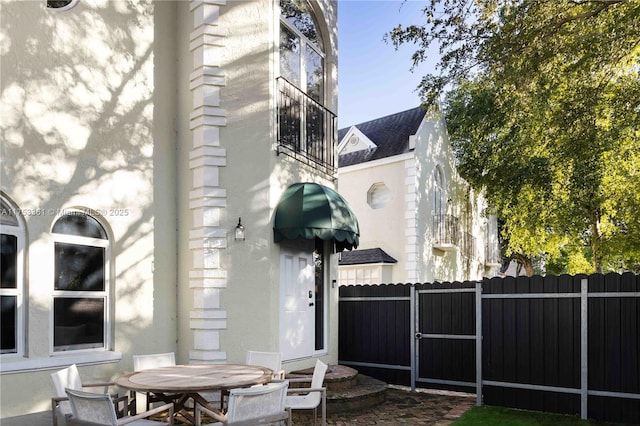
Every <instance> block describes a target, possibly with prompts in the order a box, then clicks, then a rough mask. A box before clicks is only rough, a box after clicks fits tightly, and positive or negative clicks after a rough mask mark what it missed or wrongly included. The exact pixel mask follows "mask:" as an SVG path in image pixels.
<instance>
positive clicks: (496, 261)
mask: <svg viewBox="0 0 640 426" xmlns="http://www.w3.org/2000/svg"><path fill="white" fill-rule="evenodd" d="M484 264H485V265H486V266H489V267H491V266H500V265H502V253H501V252H500V246H499V245H498V243H495V242H494V243H492V242H491V241H489V242H488V243H487V245H486V246H485V247H484Z"/></svg>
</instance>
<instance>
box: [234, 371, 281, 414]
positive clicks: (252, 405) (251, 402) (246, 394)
mask: <svg viewBox="0 0 640 426" xmlns="http://www.w3.org/2000/svg"><path fill="white" fill-rule="evenodd" d="M288 387H289V382H288V381H287V380H284V381H282V382H271V383H267V384H266V385H264V386H255V387H250V388H241V389H231V390H230V391H229V403H228V411H227V422H229V423H231V422H237V421H241V420H250V419H257V418H259V417H261V416H268V415H272V414H278V413H280V412H282V411H284V401H285V397H286V396H287V388H288Z"/></svg>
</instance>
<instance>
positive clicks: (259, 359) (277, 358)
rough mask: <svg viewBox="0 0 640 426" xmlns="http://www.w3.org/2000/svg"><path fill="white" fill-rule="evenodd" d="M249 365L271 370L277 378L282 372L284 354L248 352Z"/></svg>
mask: <svg viewBox="0 0 640 426" xmlns="http://www.w3.org/2000/svg"><path fill="white" fill-rule="evenodd" d="M247 365H259V366H261V367H267V368H270V369H271V370H272V371H273V375H274V376H277V375H278V374H279V373H280V370H282V354H281V353H280V352H259V351H247Z"/></svg>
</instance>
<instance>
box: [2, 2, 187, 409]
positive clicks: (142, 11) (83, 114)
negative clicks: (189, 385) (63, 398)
mask: <svg viewBox="0 0 640 426" xmlns="http://www.w3.org/2000/svg"><path fill="white" fill-rule="evenodd" d="M45 4H46V2H44V1H3V2H2V5H1V9H0V13H1V22H2V29H1V32H2V37H1V38H2V44H1V47H0V48H1V49H2V62H1V63H0V68H1V69H2V77H1V88H0V101H1V105H2V112H1V115H2V117H3V118H2V121H1V122H0V132H1V134H2V136H1V138H2V157H1V162H2V172H1V173H2V174H1V182H0V184H1V187H2V190H3V191H4V192H5V193H6V194H7V195H8V196H9V197H11V198H12V199H13V201H14V202H15V203H16V204H17V205H18V207H19V208H21V209H23V212H24V214H25V219H26V223H27V232H28V235H27V247H28V269H27V275H26V278H27V279H26V281H27V282H26V284H27V286H26V288H25V301H26V302H27V303H28V308H29V315H28V318H27V342H26V343H27V353H26V357H24V358H22V357H20V358H16V357H15V356H11V355H2V358H1V363H2V370H3V374H2V377H1V378H0V382H1V392H0V394H1V400H0V405H1V406H2V416H3V417H7V416H12V415H16V414H23V413H26V412H31V411H39V410H46V409H49V408H50V400H49V398H50V397H51V396H52V395H53V392H54V391H53V386H52V383H51V379H50V377H49V374H50V373H51V372H52V371H55V370H57V369H59V368H62V367H63V366H66V365H68V364H71V363H74V362H75V363H78V364H80V365H81V366H80V374H81V377H82V378H83V380H85V381H97V380H99V379H108V378H110V377H113V376H114V375H116V374H117V373H120V372H122V371H127V370H131V368H132V362H131V355H132V354H134V353H148V352H159V351H164V350H173V349H174V347H175V346H174V345H175V340H176V319H175V315H174V313H175V311H176V304H175V300H176V299H175V278H176V273H175V270H176V248H175V247H176V233H175V231H174V229H175V225H173V224H175V215H176V210H175V203H174V193H175V167H174V166H173V161H174V159H173V154H172V153H173V150H174V143H175V140H174V137H175V136H174V135H175V131H174V129H173V127H172V126H173V117H174V115H175V110H174V107H173V103H172V99H173V97H174V90H173V87H174V79H173V67H174V63H175V56H174V53H173V52H174V49H173V46H174V44H173V43H174V29H175V28H174V23H173V21H172V16H173V14H174V4H173V3H171V2H156V3H155V4H152V2H151V1H137V2H133V3H132V2H126V1H99V0H95V1H91V0H84V1H81V2H79V3H78V4H77V5H76V6H75V7H74V8H72V9H71V10H68V11H64V12H55V11H51V10H47V9H46V7H45ZM157 26H159V27H160V28H161V31H160V30H156V28H157ZM71 207H83V208H90V209H94V210H95V211H96V212H97V213H100V214H101V215H102V217H103V220H104V222H103V223H104V225H105V227H106V228H107V229H108V230H109V231H110V235H111V236H112V258H111V260H112V262H111V274H112V281H111V284H112V291H111V295H112V296H113V297H114V301H115V303H114V304H113V306H114V311H113V318H114V319H115V321H114V324H113V327H112V329H111V331H112V333H113V343H112V349H113V351H110V352H106V353H104V352H103V353H95V352H89V353H83V354H82V355H79V354H77V353H76V354H75V355H73V354H60V353H57V354H55V355H50V345H51V339H52V335H51V309H52V290H53V275H54V271H53V268H54V265H53V242H52V241H53V240H52V235H51V233H50V228H51V226H52V224H53V222H54V221H55V220H56V218H57V215H58V214H59V213H60V212H62V211H63V210H64V209H67V208H71ZM34 212H37V213H34ZM120 356H122V360H119V359H120ZM104 362H106V363H105V364H102V365H88V366H82V364H84V363H104ZM7 370H15V371H12V372H10V373H6V371H7Z"/></svg>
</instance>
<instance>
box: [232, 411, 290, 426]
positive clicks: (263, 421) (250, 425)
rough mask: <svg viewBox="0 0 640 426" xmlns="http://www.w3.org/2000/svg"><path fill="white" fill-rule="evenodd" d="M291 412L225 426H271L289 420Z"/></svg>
mask: <svg viewBox="0 0 640 426" xmlns="http://www.w3.org/2000/svg"><path fill="white" fill-rule="evenodd" d="M289 418H290V417H289V411H288V410H284V411H282V412H281V413H277V414H271V415H268V416H260V417H256V418H254V419H247V420H238V421H237V422H228V423H225V426H255V425H270V424H272V423H274V422H277V421H279V420H289Z"/></svg>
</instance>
